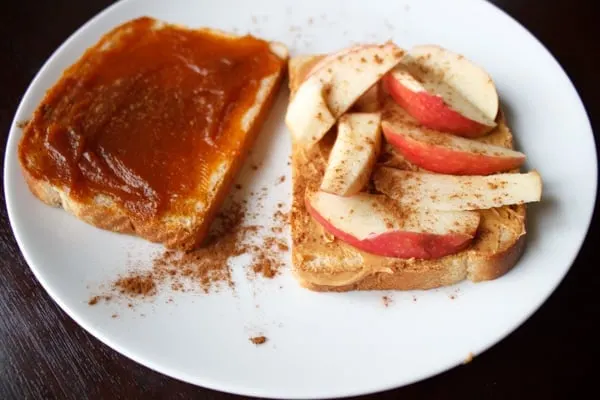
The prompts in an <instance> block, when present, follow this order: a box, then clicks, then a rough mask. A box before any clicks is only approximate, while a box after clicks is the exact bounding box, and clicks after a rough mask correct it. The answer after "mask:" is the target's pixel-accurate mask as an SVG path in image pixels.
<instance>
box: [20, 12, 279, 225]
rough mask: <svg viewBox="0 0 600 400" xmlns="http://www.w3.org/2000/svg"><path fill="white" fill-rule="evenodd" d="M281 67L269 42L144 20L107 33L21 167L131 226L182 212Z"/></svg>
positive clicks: (72, 75)
mask: <svg viewBox="0 0 600 400" xmlns="http://www.w3.org/2000/svg"><path fill="white" fill-rule="evenodd" d="M281 64H282V61H281V60H280V59H279V58H278V57H277V56H276V55H274V54H272V53H271V50H270V47H269V43H268V42H266V41H263V40H259V39H256V38H254V37H251V36H244V37H230V36H226V35H224V34H220V33H215V32H214V31H209V30H188V29H184V28H181V27H177V26H174V25H166V24H160V23H158V22H157V21H155V20H153V19H151V18H139V19H136V20H133V21H130V22H127V23H125V24H123V25H121V26H119V27H117V28H115V29H114V30H113V31H111V32H109V33H108V34H106V35H105V36H104V37H103V38H102V39H101V40H100V41H99V42H98V44H96V45H95V46H93V47H92V48H90V49H88V50H87V52H86V53H85V54H84V55H83V56H82V58H81V59H79V61H78V62H77V63H76V64H74V65H73V66H71V67H70V68H68V69H67V70H66V71H65V72H64V74H63V75H62V77H61V79H60V81H59V82H58V83H57V84H56V85H55V86H54V87H52V88H51V89H50V90H49V91H48V92H47V94H46V96H45V98H44V99H43V101H42V102H41V104H40V106H39V107H38V109H37V110H36V111H35V113H34V115H33V118H32V119H31V122H30V123H29V124H28V125H27V126H26V128H25V130H24V136H23V140H22V142H21V144H20V148H19V157H20V161H21V164H22V165H23V166H24V168H26V169H27V172H28V173H29V174H30V175H32V176H33V177H35V178H37V179H44V180H46V181H48V182H50V183H51V184H52V185H54V186H56V187H59V188H61V189H63V190H65V191H67V192H68V193H69V195H70V196H72V197H74V198H76V199H78V200H82V201H85V200H92V199H94V198H95V197H96V196H97V195H105V196H108V197H110V198H111V199H112V200H114V201H115V202H117V203H119V204H121V205H122V206H123V207H124V208H125V209H126V210H127V211H128V212H129V213H130V214H131V216H132V217H134V218H138V219H149V218H154V217H157V216H160V215H161V214H163V213H164V212H166V211H169V212H171V213H173V212H186V211H189V210H187V209H186V207H193V204H189V203H186V202H182V201H180V200H179V199H181V198H184V197H186V196H189V195H193V196H195V197H196V198H199V200H200V201H202V196H203V193H206V191H207V190H208V186H209V181H210V177H211V174H212V173H213V172H214V170H215V169H216V168H217V166H219V165H221V163H222V162H223V160H230V159H233V158H235V157H237V156H238V155H237V154H236V152H237V151H238V149H239V148H240V145H239V141H240V140H243V137H244V128H243V126H242V120H243V116H244V114H245V112H246V111H247V110H248V109H249V108H250V107H251V106H252V105H253V103H254V101H255V98H256V96H257V93H258V91H259V89H260V85H261V81H262V80H263V79H264V78H266V77H268V76H270V75H272V74H274V73H277V72H278V71H279V70H280V69H281Z"/></svg>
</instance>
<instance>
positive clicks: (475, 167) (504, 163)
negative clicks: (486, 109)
mask: <svg viewBox="0 0 600 400" xmlns="http://www.w3.org/2000/svg"><path fill="white" fill-rule="evenodd" d="M381 127H382V130H383V134H384V136H385V138H386V140H387V141H388V143H389V144H391V145H392V146H394V147H395V148H396V149H397V150H398V151H399V152H400V153H401V154H402V156H403V157H404V158H406V160H408V161H410V162H411V163H413V164H415V165H416V166H418V167H420V168H423V169H425V170H428V171H431V172H437V173H441V174H450V175H490V174H494V173H498V172H505V171H509V170H512V169H515V168H518V167H520V166H521V165H522V164H523V163H524V162H525V154H523V153H521V152H518V151H514V150H511V149H507V148H504V147H500V146H493V145H490V144H486V143H481V142H477V141H475V140H470V139H466V138H461V137H458V136H455V135H452V134H448V133H443V132H439V131H436V130H433V129H429V128H425V127H423V126H421V125H419V124H418V123H417V122H416V121H415V120H414V119H413V118H412V117H411V116H410V115H408V114H407V113H406V111H405V110H403V109H402V108H400V107H397V106H396V107H395V108H394V109H393V112H390V111H389V110H388V111H386V113H385V114H384V120H383V121H382V124H381Z"/></svg>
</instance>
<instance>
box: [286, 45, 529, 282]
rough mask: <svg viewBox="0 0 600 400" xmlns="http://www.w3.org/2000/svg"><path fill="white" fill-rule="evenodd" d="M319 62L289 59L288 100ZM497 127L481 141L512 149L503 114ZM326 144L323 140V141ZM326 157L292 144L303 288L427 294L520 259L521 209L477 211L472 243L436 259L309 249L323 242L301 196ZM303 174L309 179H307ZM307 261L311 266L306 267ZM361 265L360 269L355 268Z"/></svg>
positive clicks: (392, 160) (297, 267)
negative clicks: (317, 263)
mask: <svg viewBox="0 0 600 400" xmlns="http://www.w3.org/2000/svg"><path fill="white" fill-rule="evenodd" d="M322 57H323V56H321V55H317V56H302V57H296V58H292V59H291V60H290V62H289V73H290V90H291V93H292V95H293V93H294V92H295V90H296V89H297V87H298V86H299V85H300V83H301V82H302V80H303V79H304V75H305V74H306V72H307V71H309V70H310V68H311V66H312V65H314V63H316V62H317V61H318V60H319V59H321V58H322ZM497 122H498V125H499V126H498V128H497V129H496V130H495V131H494V132H492V133H491V134H489V135H487V136H485V137H483V138H481V139H479V140H481V141H484V142H487V143H491V144H495V145H500V146H504V147H508V148H512V147H513V140H512V133H511V132H510V130H509V128H508V126H507V125H506V122H505V120H504V115H503V114H502V112H499V115H498V118H497ZM324 141H327V137H326V138H325V139H324ZM320 146H321V147H322V148H323V147H324V148H325V149H327V147H330V146H331V145H330V144H327V143H325V144H321V145H320ZM317 147H318V146H317ZM384 153H386V154H384V156H383V157H381V158H380V161H379V162H380V163H381V164H382V165H389V166H395V167H397V168H403V169H418V168H416V167H415V166H414V165H411V164H410V163H408V162H407V161H406V160H404V159H403V158H402V156H401V155H399V154H396V153H395V152H394V151H393V149H391V148H390V147H389V146H387V149H386V150H385V151H384ZM326 154H327V151H326V150H325V151H320V152H319V150H315V149H313V150H311V151H308V152H307V151H305V150H304V149H303V148H302V147H301V146H299V145H295V144H294V143H293V144H292V161H293V162H292V172H293V173H292V178H293V188H294V190H293V205H292V216H291V219H292V221H291V223H292V260H293V273H294V276H295V278H296V279H297V280H298V282H299V283H300V284H301V285H302V286H303V287H305V288H307V289H310V290H314V291H321V292H324V291H333V292H345V291H353V290H427V289H432V288H437V287H442V286H448V285H453V284H456V283H458V282H461V281H463V280H466V279H468V280H471V281H473V282H481V281H486V280H492V279H496V278H498V277H500V276H502V275H504V274H506V273H507V272H508V271H509V270H511V269H512V268H513V267H514V266H515V264H516V263H517V261H518V259H519V258H520V256H521V255H522V253H523V251H524V248H525V243H526V235H525V233H526V231H525V216H526V206H525V205H519V206H510V207H508V206H507V207H500V208H498V209H492V210H484V211H480V213H481V217H482V223H481V225H480V230H479V231H478V233H477V235H476V237H475V239H474V241H473V243H472V244H471V245H470V246H469V247H468V248H467V249H465V250H463V251H461V252H460V253H458V254H453V255H450V256H446V257H443V258H440V259H438V260H401V259H395V258H390V257H378V256H369V255H365V254H364V253H362V252H360V251H359V250H357V249H355V248H352V247H351V246H349V245H347V244H345V243H341V242H339V241H337V239H333V238H329V239H328V240H331V241H332V243H326V244H325V243H323V245H322V246H319V245H316V246H315V245H314V244H308V242H315V241H319V240H324V238H325V236H324V234H323V233H314V232H312V231H314V230H319V229H320V226H318V225H317V224H316V222H314V221H313V220H312V219H311V217H310V216H309V215H308V212H307V211H306V208H305V206H304V192H305V190H306V188H307V187H312V186H314V185H315V183H314V182H307V180H308V181H311V180H315V177H318V176H319V173H320V172H321V171H318V172H317V171H315V170H317V169H321V168H322V167H320V166H319V165H317V164H324V163H326V156H327V155H326ZM307 162H311V163H313V164H314V165H313V166H312V167H310V168H309V167H307V166H306V165H307ZM307 175H311V177H310V178H308V179H307ZM321 231H322V229H321ZM307 259H308V260H310V262H311V263H312V264H310V265H309V263H307V262H305V260H307ZM315 259H320V260H322V261H323V262H322V264H321V265H320V266H319V267H315V265H314V260H315ZM361 260H362V261H363V265H362V267H360V266H359V267H357V264H360V263H361ZM364 260H368V262H364ZM367 264H368V265H369V266H368V267H367ZM374 266H375V267H374ZM331 282H333V283H331Z"/></svg>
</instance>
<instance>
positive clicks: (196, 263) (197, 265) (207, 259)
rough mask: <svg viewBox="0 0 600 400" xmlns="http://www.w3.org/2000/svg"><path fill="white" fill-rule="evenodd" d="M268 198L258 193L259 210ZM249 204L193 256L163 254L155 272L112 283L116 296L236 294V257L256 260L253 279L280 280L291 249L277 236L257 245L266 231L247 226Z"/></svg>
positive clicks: (279, 216) (279, 221)
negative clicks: (230, 291)
mask: <svg viewBox="0 0 600 400" xmlns="http://www.w3.org/2000/svg"><path fill="white" fill-rule="evenodd" d="M263 193H266V190H263V191H261V193H260V194H258V193H257V195H259V196H258V198H257V200H258V201H259V204H258V208H261V207H262V204H260V201H261V200H262V198H263V197H264V196H263ZM247 204H248V202H247V201H246V200H242V201H240V202H236V201H230V202H229V203H227V205H226V206H225V207H224V209H223V210H222V211H221V212H220V213H219V214H218V215H217V217H216V218H215V221H214V222H213V224H212V226H211V230H210V232H209V234H208V236H207V239H206V241H205V243H204V245H203V246H202V247H200V248H198V249H195V250H192V251H188V252H182V251H174V250H167V251H164V252H163V253H162V254H161V255H160V256H158V257H157V258H155V259H154V260H153V262H152V265H151V268H150V270H148V269H145V268H142V270H140V268H136V269H135V270H132V271H131V272H130V273H128V274H126V275H125V276H121V277H119V279H117V280H115V281H114V282H112V284H111V292H112V293H113V294H114V293H118V294H121V295H125V296H127V297H128V298H136V299H144V298H152V297H153V296H155V295H156V294H157V292H158V289H159V287H160V286H164V285H166V286H167V287H168V288H170V289H171V290H173V291H180V292H185V291H190V290H191V291H195V290H201V291H202V292H204V293H209V292H210V291H212V290H218V289H219V288H221V287H222V286H223V285H225V286H227V287H230V288H233V287H234V282H233V280H232V275H231V269H230V267H229V264H228V262H229V259H230V258H231V257H235V256H239V255H242V254H249V255H251V256H252V263H251V265H250V266H249V268H248V271H249V272H251V273H253V276H257V275H261V276H262V277H264V278H273V277H275V276H277V275H278V274H279V272H280V269H281V267H282V266H283V265H284V260H283V255H284V254H285V253H286V252H287V251H289V246H288V245H287V243H286V242H285V241H284V240H283V239H282V238H281V237H278V236H277V235H275V236H267V237H264V238H262V243H256V238H257V237H258V236H259V233H261V231H262V230H263V229H264V227H262V226H257V225H244V217H247V216H248V215H249V214H248V213H247V209H246V208H247ZM282 207H283V204H282V203H280V204H278V210H277V211H276V212H275V214H274V215H273V220H274V222H275V225H274V226H273V227H272V228H271V232H272V233H275V234H280V233H282V232H283V230H284V227H285V225H284V224H286V223H287V214H285V213H284V212H283V211H281V209H282ZM265 233H266V232H265ZM279 236H281V235H279ZM108 299H110V296H94V297H92V298H91V299H90V300H89V302H88V303H89V304H90V305H94V304H97V303H98V302H99V301H100V300H108Z"/></svg>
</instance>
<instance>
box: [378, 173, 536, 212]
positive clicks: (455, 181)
mask: <svg viewBox="0 0 600 400" xmlns="http://www.w3.org/2000/svg"><path fill="white" fill-rule="evenodd" d="M373 181H374V183H375V188H376V189H377V190H378V191H380V192H382V193H383V194H385V195H387V196H389V197H390V198H392V199H394V200H396V201H397V202H398V203H399V204H400V205H401V206H413V205H418V206H419V207H423V208H429V209H432V210H441V211H461V210H482V209H488V208H494V207H501V206H507V205H513V204H524V203H531V202H537V201H540V198H541V196H542V178H541V177H540V174H539V173H537V171H532V172H528V173H523V174H521V173H514V174H496V175H490V176H454V175H438V174H429V173H425V172H412V171H403V170H399V169H395V168H388V167H381V168H378V169H377V171H375V173H374V174H373Z"/></svg>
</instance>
